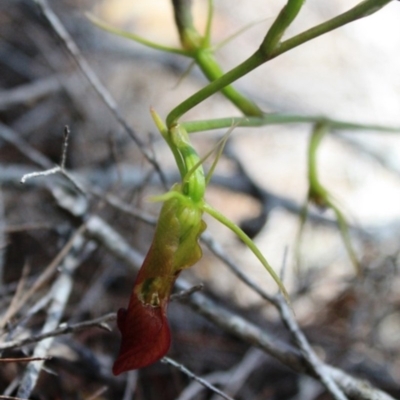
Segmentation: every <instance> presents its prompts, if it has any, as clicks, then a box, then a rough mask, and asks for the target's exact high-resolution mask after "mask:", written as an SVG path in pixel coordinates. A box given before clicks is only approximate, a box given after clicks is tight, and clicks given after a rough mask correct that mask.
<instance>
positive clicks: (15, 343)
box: [0, 313, 117, 350]
mask: <svg viewBox="0 0 400 400" xmlns="http://www.w3.org/2000/svg"><path fill="white" fill-rule="evenodd" d="M116 318H117V314H116V313H109V314H106V315H103V316H102V317H99V318H95V319H91V320H88V321H84V322H79V323H76V324H60V325H59V326H58V327H57V328H56V329H52V330H51V331H47V332H43V333H40V334H38V335H31V336H30V337H25V338H22V339H15V340H9V341H7V342H5V343H0V350H6V349H15V348H19V347H22V346H24V345H27V344H31V343H36V342H39V341H41V340H43V339H47V338H50V337H56V336H60V335H66V334H68V333H74V332H79V331H82V330H85V329H88V328H92V327H98V328H101V329H105V330H107V331H108V332H110V331H111V328H110V327H109V326H108V325H107V322H111V321H115V320H116Z"/></svg>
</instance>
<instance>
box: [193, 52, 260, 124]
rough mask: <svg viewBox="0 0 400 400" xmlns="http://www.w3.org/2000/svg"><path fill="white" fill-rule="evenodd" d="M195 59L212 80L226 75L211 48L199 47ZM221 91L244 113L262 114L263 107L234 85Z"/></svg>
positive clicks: (251, 114)
mask: <svg viewBox="0 0 400 400" xmlns="http://www.w3.org/2000/svg"><path fill="white" fill-rule="evenodd" d="M194 59H195V61H196V64H197V65H198V66H199V68H200V69H201V71H202V72H203V74H204V75H205V76H206V77H207V79H208V80H209V81H210V82H213V81H215V80H217V79H218V78H220V77H222V76H223V75H224V72H223V71H222V69H221V67H220V66H219V64H218V63H217V61H216V60H215V57H214V54H213V53H212V51H211V50H210V49H199V50H198V51H197V52H196V54H195V56H194ZM221 93H222V94H223V95H224V96H225V97H226V98H227V99H228V100H230V101H231V102H232V103H233V104H234V105H235V106H236V107H237V108H238V109H239V110H240V111H241V112H242V113H243V114H244V115H249V116H262V114H263V111H262V110H261V108H259V107H258V106H257V104H255V103H254V102H252V101H251V100H250V99H248V98H247V97H245V96H244V95H242V94H241V93H240V92H238V91H237V90H236V89H235V88H234V87H233V86H231V85H227V86H225V87H223V88H221Z"/></svg>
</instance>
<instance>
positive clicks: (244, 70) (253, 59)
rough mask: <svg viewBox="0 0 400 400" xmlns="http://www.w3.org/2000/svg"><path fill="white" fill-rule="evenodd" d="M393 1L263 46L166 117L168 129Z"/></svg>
mask: <svg viewBox="0 0 400 400" xmlns="http://www.w3.org/2000/svg"><path fill="white" fill-rule="evenodd" d="M391 1H392V0H365V1H363V2H362V3H360V4H358V5H357V6H355V7H353V8H352V9H351V10H349V11H347V12H345V13H343V14H341V15H339V16H337V17H334V18H332V19H331V20H329V21H326V22H324V23H322V24H320V25H317V26H316V27H314V28H311V29H309V30H307V31H305V32H303V33H300V34H299V35H296V36H295V37H293V38H291V39H288V40H286V41H284V42H282V43H280V44H279V45H277V46H276V47H275V50H272V52H271V53H270V54H268V53H265V52H264V51H263V48H262V46H260V48H259V49H258V50H257V51H256V52H255V53H254V54H253V55H251V56H250V57H249V58H248V59H247V60H245V61H244V62H242V63H241V64H239V65H238V66H236V67H235V68H233V69H232V70H230V71H229V72H227V73H225V74H224V75H223V76H221V77H220V78H218V79H216V80H215V81H213V82H211V83H210V84H209V85H207V86H206V87H204V88H203V89H201V90H199V91H198V92H197V93H195V94H193V95H192V96H190V97H189V98H188V99H186V100H185V101H183V102H182V103H181V104H179V105H178V106H177V107H175V108H174V109H173V110H172V111H171V112H170V113H169V115H168V116H167V125H168V126H171V125H172V124H174V123H176V122H177V121H178V119H179V118H180V117H181V116H182V115H183V114H185V113H186V112H188V111H189V110H191V109H192V108H193V107H195V106H196V105H198V104H199V103H201V102H203V101H204V100H206V99H207V98H208V97H210V96H212V95H213V94H215V93H217V92H219V91H221V90H222V89H223V88H224V87H225V86H227V85H230V84H231V83H233V82H235V81H236V80H238V79H240V78H241V77H243V76H244V75H246V74H248V73H249V72H251V71H253V70H254V69H256V68H258V67H259V66H260V65H262V64H264V63H265V62H267V61H269V60H271V59H273V58H275V57H278V56H279V55H281V54H283V53H285V52H286V51H288V50H290V49H293V48H295V47H297V46H300V45H301V44H303V43H305V42H308V41H309V40H311V39H314V38H316V37H318V36H321V35H323V34H325V33H327V32H330V31H333V30H334V29H337V28H339V27H341V26H343V25H346V24H348V23H350V22H353V21H355V20H357V19H360V18H364V17H366V16H368V15H371V14H373V13H374V12H376V11H378V10H380V9H381V8H382V7H384V6H385V5H387V4H389V3H390V2H391ZM267 36H268V35H267ZM264 42H265V40H264ZM264 42H263V43H264ZM264 47H265V46H264ZM266 47H267V50H268V49H269V45H268V46H267V45H266Z"/></svg>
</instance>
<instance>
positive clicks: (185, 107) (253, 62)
mask: <svg viewBox="0 0 400 400" xmlns="http://www.w3.org/2000/svg"><path fill="white" fill-rule="evenodd" d="M263 62H264V61H263V57H262V54H261V53H260V52H259V51H256V52H255V53H254V54H253V55H252V56H250V57H249V58H248V59H247V60H245V61H244V62H242V63H241V64H239V65H238V66H237V67H235V68H233V69H232V70H230V71H229V72H226V73H225V74H224V75H222V76H221V77H219V78H218V79H216V80H215V81H213V82H211V83H210V84H208V85H207V86H206V87H204V88H203V89H201V90H199V91H198V92H196V93H195V94H194V95H192V96H190V97H189V98H188V99H186V100H185V101H183V102H182V103H181V104H179V105H178V106H177V107H175V108H174V109H173V110H172V111H171V112H170V113H169V114H168V116H167V121H166V122H167V126H171V125H173V124H174V123H176V122H177V121H178V120H179V118H180V117H181V116H182V115H183V114H185V113H186V112H188V111H189V110H191V109H192V108H193V107H195V106H197V105H198V104H199V103H201V102H203V101H204V100H205V99H207V98H209V97H210V96H212V95H213V94H215V93H217V92H219V91H221V90H222V89H223V88H224V87H225V86H228V85H230V84H231V83H232V82H234V81H236V80H238V79H239V78H241V77H242V76H244V75H246V74H248V73H249V72H251V71H253V70H254V69H255V68H257V67H258V66H260V65H261V64H262V63H263Z"/></svg>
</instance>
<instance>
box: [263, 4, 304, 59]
mask: <svg viewBox="0 0 400 400" xmlns="http://www.w3.org/2000/svg"><path fill="white" fill-rule="evenodd" d="M303 4H304V0H288V2H287V4H286V5H285V7H283V8H282V10H281V12H280V13H279V15H278V17H277V18H276V20H275V21H274V23H273V24H272V25H271V27H270V28H269V30H268V33H267V35H266V36H265V38H264V40H263V42H262V43H261V46H260V49H261V51H262V52H263V53H264V54H265V55H266V56H268V55H269V54H271V53H272V51H273V50H275V49H276V48H277V47H278V46H279V43H280V41H281V39H282V36H283V34H284V33H285V31H286V29H287V28H288V27H289V25H290V24H291V23H292V22H293V21H294V19H295V18H296V16H297V14H298V13H299V11H300V9H301V7H302V6H303Z"/></svg>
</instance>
